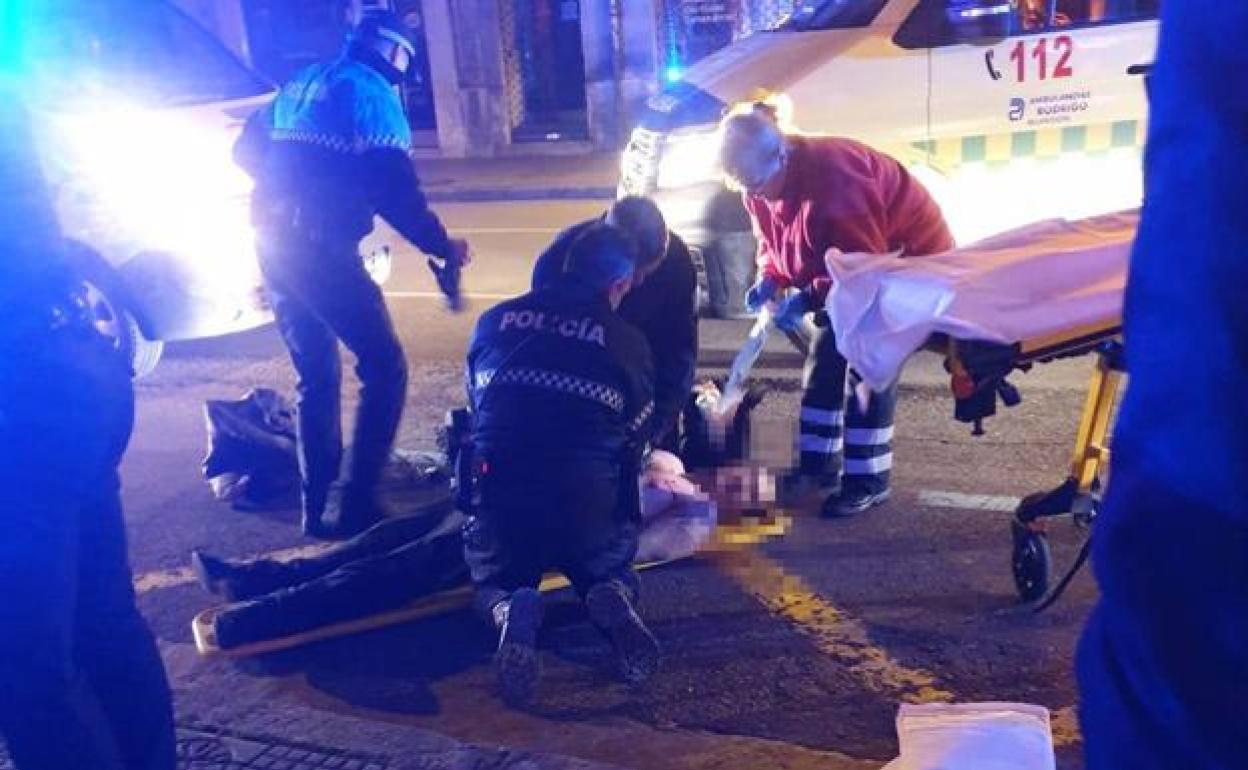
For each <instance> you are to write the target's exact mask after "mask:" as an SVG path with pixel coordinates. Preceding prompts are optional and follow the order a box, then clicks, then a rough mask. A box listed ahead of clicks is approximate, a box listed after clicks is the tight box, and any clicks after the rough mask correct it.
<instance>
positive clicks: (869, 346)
mask: <svg viewBox="0 0 1248 770" xmlns="http://www.w3.org/2000/svg"><path fill="white" fill-rule="evenodd" d="M1138 221H1139V215H1138V212H1136V211H1127V212H1119V213H1115V214H1107V215H1102V216H1098V217H1091V218H1088V219H1084V220H1076V221H1067V220H1051V221H1046V222H1040V223H1036V224H1034V225H1029V226H1027V227H1024V228H1020V229H1018V230H1014V231H1010V232H1007V233H1003V234H1001V235H998V236H994V237H992V238H989V239H987V240H984V241H980V242H978V243H975V244H971V245H969V246H966V247H962V248H958V249H955V250H953V251H951V252H948V253H946V254H940V255H934V256H930V257H921V258H914V259H897V258H896V256H897V255H863V254H855V255H847V254H841V253H840V252H835V251H832V252H829V254H828V255H827V259H826V262H827V265H828V270H829V273H831V275H832V278H833V288H832V290H831V292H830V293H829V296H828V301H827V304H826V306H825V308H824V310H823V312H822V314H821V315H822V317H821V318H820V319H819V320H820V321H821V322H823V323H830V324H831V325H832V327H833V328H834V329H835V330H836V342H837V349H838V351H840V352H841V354H842V355H844V356H845V358H846V360H847V361H848V362H849V365H850V367H851V369H852V370H853V371H854V372H855V374H856V376H858V377H859V378H860V379H861V383H860V384H859V386H858V387H859V391H860V393H861V394H862V395H865V392H867V391H869V390H870V389H872V388H875V389H880V388H883V387H886V386H888V385H889V384H890V383H892V382H895V381H896V379H897V377H898V376H899V375H900V371H901V368H902V366H903V365H904V363H905V361H906V360H907V359H908V358H909V357H910V356H911V355H913V354H914V353H915V352H916V351H918V350H922V349H926V350H932V351H936V352H938V353H939V354H941V355H943V356H944V359H945V368H946V370H947V371H948V372H949V374H950V390H951V392H952V394H953V396H954V402H955V406H954V417H955V418H956V419H958V420H960V421H962V422H966V423H969V424H971V425H972V426H973V430H972V432H973V433H974V434H975V435H982V434H983V432H984V431H983V420H984V419H985V418H987V417H989V416H991V415H993V414H994V413H995V412H996V408H997V403H998V402H1001V403H1004V404H1005V405H1006V406H1013V405H1015V404H1017V403H1018V402H1019V401H1020V400H1021V396H1020V394H1019V392H1018V390H1017V389H1016V388H1014V386H1013V385H1011V384H1010V383H1009V381H1008V379H1007V377H1008V376H1009V375H1010V374H1011V373H1012V372H1014V371H1018V370H1027V369H1030V368H1031V367H1033V366H1035V365H1037V364H1044V363H1047V362H1050V361H1055V360H1058V359H1064V358H1070V357H1074V356H1084V355H1094V356H1095V358H1096V364H1095V367H1094V369H1093V373H1092V377H1091V380H1090V382H1089V386H1088V394H1087V397H1086V399H1085V401H1084V407H1083V412H1082V414H1081V416H1080V420H1079V429H1078V432H1077V434H1076V438H1075V446H1074V451H1073V453H1072V458H1071V465H1070V471H1069V474H1068V475H1067V478H1066V479H1065V480H1064V481H1063V482H1062V483H1061V484H1059V485H1058V486H1057V487H1055V488H1053V489H1051V490H1047V491H1044V492H1039V493H1036V494H1033V495H1028V496H1027V497H1025V498H1024V499H1023V500H1022V501H1021V502H1020V504H1019V505H1018V507H1017V509H1016V510H1015V512H1014V516H1013V518H1012V521H1011V533H1012V542H1013V552H1012V558H1011V564H1012V569H1013V577H1014V582H1015V586H1016V587H1017V589H1018V592H1019V595H1020V596H1021V597H1022V598H1023V599H1024V600H1025V601H1028V602H1038V604H1037V607H1036V609H1037V611H1039V610H1042V609H1044V608H1045V607H1048V606H1049V605H1050V604H1052V602H1053V601H1054V600H1056V599H1057V597H1058V596H1060V594H1061V592H1062V591H1063V590H1064V589H1065V587H1066V586H1067V585H1068V584H1069V582H1070V579H1071V578H1072V577H1073V576H1074V574H1075V572H1076V571H1077V570H1078V569H1079V567H1080V566H1082V564H1083V563H1084V561H1085V560H1086V559H1087V553H1088V546H1089V541H1088V540H1085V542H1084V544H1083V547H1082V548H1081V549H1080V552H1079V555H1078V557H1077V558H1076V559H1075V561H1074V564H1073V566H1072V567H1071V569H1070V570H1068V571H1067V573H1066V574H1065V576H1064V577H1063V578H1062V579H1061V580H1060V581H1059V582H1058V583H1057V585H1056V587H1055V588H1054V589H1053V590H1050V571H1051V561H1052V560H1051V556H1050V553H1049V548H1048V543H1047V539H1046V536H1045V526H1046V520H1047V519H1049V518H1051V517H1053V516H1058V515H1063V514H1071V515H1072V516H1073V519H1074V521H1075V522H1076V524H1077V525H1079V526H1081V527H1083V528H1085V529H1087V531H1088V532H1089V533H1090V531H1091V530H1090V525H1091V523H1092V520H1093V519H1094V518H1095V515H1096V512H1097V509H1098V507H1099V504H1100V494H1101V489H1102V487H1103V484H1104V482H1105V480H1106V479H1105V476H1106V473H1107V470H1108V467H1109V465H1108V463H1109V446H1108V441H1107V435H1108V433H1109V426H1110V421H1111V417H1112V415H1113V411H1114V405H1115V401H1116V398H1117V394H1118V391H1119V388H1120V387H1121V384H1122V378H1123V375H1124V349H1123V343H1122V297H1123V291H1124V288H1125V285H1126V273H1127V263H1128V261H1129V255H1130V249H1131V243H1132V241H1133V240H1134V235H1135V230H1136V226H1137V224H1138Z"/></svg>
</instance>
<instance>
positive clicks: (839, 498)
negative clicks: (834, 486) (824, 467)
mask: <svg viewBox="0 0 1248 770" xmlns="http://www.w3.org/2000/svg"><path fill="white" fill-rule="evenodd" d="M847 401H848V406H847V410H846V411H847V416H846V422H845V462H844V468H845V469H844V473H843V474H842V476H841V492H840V494H838V495H835V496H833V497H830V498H828V500H827V502H825V503H824V506H823V515H824V516H830V517H838V516H853V515H854V514H857V513H862V512H863V511H865V510H867V509H869V508H871V507H873V506H876V505H879V504H880V503H883V502H884V501H886V500H887V499H888V497H889V491H890V490H889V481H890V476H891V471H892V467H893V415H894V413H895V412H896V410H897V384H896V383H893V384H892V385H891V386H889V388H888V389H887V390H883V391H880V392H878V393H871V394H870V396H869V397H868V402H867V406H866V408H865V409H864V408H863V407H862V404H860V403H859V402H858V397H857V395H856V394H854V393H850V394H849V395H848V397H847Z"/></svg>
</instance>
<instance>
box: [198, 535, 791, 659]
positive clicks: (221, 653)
mask: <svg viewBox="0 0 1248 770" xmlns="http://www.w3.org/2000/svg"><path fill="white" fill-rule="evenodd" d="M791 525H792V518H791V517H790V516H789V515H788V514H787V513H785V512H783V511H778V512H775V513H772V514H768V515H766V516H745V517H742V518H741V520H740V521H738V522H735V523H731V524H729V523H725V524H717V525H716V527H715V532H714V535H713V537H712V539H711V543H710V544H709V545H708V547H709V548H742V547H748V546H751V545H756V544H758V543H762V542H764V541H766V540H770V539H773V538H777V537H782V536H784V535H785V534H786V533H787V532H788V530H789V527H790V526H791ZM674 561H680V560H679V559H673V560H668V561H656V562H647V563H644V564H638V565H637V569H638V570H649V569H654V568H656V567H661V566H663V565H665V564H671V563H672V562H674ZM568 585H569V583H568V580H567V578H566V577H564V576H563V575H558V574H549V575H546V576H545V577H544V578H543V579H542V582H541V585H540V586H539V590H541V591H542V592H543V593H547V592H551V591H558V590H560V589H562V588H567V587H568ZM472 597H473V591H472V586H470V585H463V586H456V587H455V588H450V589H447V590H445V591H440V592H438V593H435V594H431V595H429V596H423V597H421V598H419V599H415V600H413V601H411V602H409V603H407V604H405V605H404V606H402V607H399V608H397V609H394V610H390V611H388V612H381V613H378V614H375V615H369V616H367V617H363V618H356V619H354V620H346V621H342V622H340V623H331V624H328V625H324V626H319V627H317V628H313V629H309V630H307V631H303V632H300V633H297V634H291V635H289V636H283V637H278V638H275V639H265V640H263V641H258V642H251V643H248V644H242V645H238V646H237V647H231V648H229V649H224V648H222V647H221V646H220V645H219V644H218V643H217V635H216V630H215V625H214V623H215V621H216V617H217V615H218V614H219V613H220V612H221V611H222V610H224V609H226V608H228V607H229V605H228V604H227V605H219V606H216V607H210V608H209V609H206V610H203V611H202V612H200V613H198V614H197V615H196V616H195V617H194V618H193V619H192V620H191V634H192V636H193V637H194V638H195V649H196V651H197V652H198V653H199V654H200V655H201V656H203V657H220V658H248V657H254V656H257V655H265V654H269V653H274V652H280V651H283V650H290V649H294V648H296V647H303V646H305V645H308V644H312V643H314V642H320V641H324V640H326V639H336V638H339V637H343V636H352V635H354V634H361V633H365V632H367V631H376V630H378V629H382V628H388V627H390V626H396V625H402V624H404V623H411V622H413V621H417V620H422V619H424V618H429V617H434V616H436V615H441V614H444V613H447V612H452V611H455V610H460V609H464V608H465V607H468V606H469V605H471V603H472Z"/></svg>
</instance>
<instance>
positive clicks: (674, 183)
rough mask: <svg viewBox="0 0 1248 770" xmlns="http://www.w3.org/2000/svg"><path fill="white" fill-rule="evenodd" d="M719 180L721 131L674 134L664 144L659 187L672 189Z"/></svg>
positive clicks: (660, 163)
mask: <svg viewBox="0 0 1248 770" xmlns="http://www.w3.org/2000/svg"><path fill="white" fill-rule="evenodd" d="M719 177H720V167H719V133H718V131H706V130H703V131H697V132H693V133H688V134H672V135H671V136H669V137H668V138H667V141H665V142H664V143H663V155H662V158H661V160H660V162H659V179H658V183H659V187H663V188H666V189H673V188H679V187H687V186H689V185H695V184H699V183H702V182H710V181H714V180H716V179H719Z"/></svg>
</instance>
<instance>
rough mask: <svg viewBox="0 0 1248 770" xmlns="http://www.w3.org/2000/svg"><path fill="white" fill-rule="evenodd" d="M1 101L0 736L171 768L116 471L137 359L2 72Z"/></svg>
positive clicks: (44, 763)
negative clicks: (119, 336) (78, 249)
mask: <svg viewBox="0 0 1248 770" xmlns="http://www.w3.org/2000/svg"><path fill="white" fill-rule="evenodd" d="M3 77H4V75H3V73H0V80H2V79H3ZM0 103H2V104H4V105H5V106H4V108H3V109H0V521H3V523H4V532H5V534H4V537H3V538H0V591H3V598H2V599H0V629H3V631H2V632H0V682H3V683H4V695H3V697H0V735H2V736H3V737H4V740H5V742H6V743H7V744H8V749H9V753H10V755H11V756H12V758H13V761H14V762H15V763H16V766H17V768H18V770H82V769H83V768H93V770H95V769H98V770H174V766H175V756H174V754H175V752H174V729H173V708H172V703H171V698H170V693H169V686H168V683H167V682H166V680H165V674H164V670H163V668H162V667H161V660H160V654H159V653H158V652H157V649H156V644H155V642H154V641H153V639H152V635H151V633H150V632H149V631H148V629H147V626H146V625H145V624H144V622H143V618H142V617H141V616H140V615H139V611H138V608H137V607H136V605H135V596H134V589H133V587H132V577H131V573H130V566H129V564H128V562H127V556H126V537H125V524H124V521H123V519H122V509H121V498H120V483H119V479H118V475H117V466H118V464H119V462H120V460H121V455H122V452H123V451H124V450H125V447H126V443H127V442H128V440H129V437H130V430H131V427H132V423H133V417H134V394H133V390H132V387H131V383H130V370H129V368H128V366H127V365H126V362H125V361H124V359H123V358H122V357H121V356H120V355H119V354H118V353H117V351H116V350H115V349H114V348H113V347H112V346H111V345H110V344H109V342H108V340H106V339H105V338H104V337H103V336H101V335H100V334H99V333H98V332H97V331H96V329H95V328H94V326H93V325H92V324H91V322H90V319H89V317H88V314H87V312H86V303H85V300H84V299H83V297H82V296H81V287H79V286H75V285H74V282H73V281H72V280H71V279H70V276H69V273H68V271H67V269H66V267H65V263H64V262H63V259H62V249H61V247H60V234H59V230H58V228H57V224H56V221H55V218H54V215H53V211H52V207H51V202H50V200H49V198H48V196H47V192H46V190H45V189H44V188H43V182H42V179H41V177H40V173H39V171H38V165H37V160H36V157H35V154H34V153H35V150H34V146H33V143H32V137H31V133H30V130H29V126H28V125H27V123H26V120H25V117H24V114H23V112H22V111H21V108H20V105H18V104H17V102H16V97H15V96H14V93H13V92H10V91H8V89H7V88H6V86H5V84H4V83H2V82H0Z"/></svg>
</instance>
